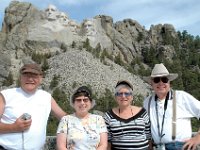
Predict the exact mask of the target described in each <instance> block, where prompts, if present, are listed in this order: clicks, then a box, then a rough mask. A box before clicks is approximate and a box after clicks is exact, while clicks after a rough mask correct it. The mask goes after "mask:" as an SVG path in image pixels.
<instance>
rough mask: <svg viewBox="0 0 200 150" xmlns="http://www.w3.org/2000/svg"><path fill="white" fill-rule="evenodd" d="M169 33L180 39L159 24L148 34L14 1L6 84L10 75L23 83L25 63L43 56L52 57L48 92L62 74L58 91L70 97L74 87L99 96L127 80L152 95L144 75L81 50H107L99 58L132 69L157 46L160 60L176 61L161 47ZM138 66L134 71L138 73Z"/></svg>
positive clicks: (3, 49)
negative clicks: (118, 61) (85, 86)
mask: <svg viewBox="0 0 200 150" xmlns="http://www.w3.org/2000/svg"><path fill="white" fill-rule="evenodd" d="M165 32H167V33H168V34H169V35H170V36H173V37H176V36H177V35H176V32H175V29H174V27H173V26H172V25H169V24H164V25H160V24H159V25H155V26H152V27H151V28H150V30H149V31H147V30H146V29H145V28H144V27H143V26H142V25H140V24H139V23H138V22H137V21H136V20H132V19H124V20H123V21H118V22H116V23H114V22H113V19H112V17H110V16H106V15H97V16H94V17H93V18H87V19H85V20H83V22H81V23H78V22H76V21H75V20H73V19H71V18H70V17H69V15H68V14H67V13H65V12H61V11H59V10H58V9H57V8H56V6H54V5H49V6H48V7H47V8H46V9H45V10H38V9H37V8H36V7H35V6H33V5H32V4H31V3H26V2H18V1H12V2H11V3H10V5H9V6H8V7H7V8H6V10H5V17H4V22H3V26H2V30H1V32H0V53H1V55H0V60H1V65H0V84H2V81H3V80H5V79H6V77H7V76H8V75H9V73H12V75H13V78H14V80H15V81H17V79H18V70H19V68H20V67H21V66H22V65H23V63H24V62H25V61H24V60H25V59H31V57H32V55H33V54H34V53H37V54H44V55H45V54H48V55H49V56H50V57H49V58H48V60H47V62H48V64H49V69H48V70H46V72H45V73H46V75H45V80H44V85H43V87H45V89H47V90H49V89H48V87H49V84H50V81H51V80H52V79H53V76H54V75H60V77H61V78H60V83H59V85H58V86H59V87H60V88H63V89H65V90H66V91H67V92H71V91H72V89H73V88H72V85H74V84H76V85H82V84H90V85H91V86H92V88H94V90H95V92H97V93H98V94H101V93H104V92H105V88H109V89H111V91H114V86H115V84H116V82H117V81H118V80H121V79H126V80H129V81H130V82H131V83H132V84H133V86H134V91H135V92H134V93H135V94H141V95H143V96H146V95H147V93H148V92H149V86H148V85H147V84H146V83H144V82H143V80H142V78H141V77H140V76H136V75H133V74H132V73H130V72H129V71H128V70H127V69H125V67H123V66H120V65H117V64H116V63H115V62H114V61H113V60H112V59H107V58H106V59H105V60H104V61H101V60H100V59H99V58H96V57H95V56H94V53H95V52H93V53H91V52H88V51H86V49H85V48H81V47H83V45H84V43H85V41H87V39H88V40H89V43H90V46H91V47H92V48H96V47H98V46H99V47H100V48H101V49H100V52H99V53H103V50H105V51H106V53H107V54H108V55H109V56H110V57H112V58H116V57H118V56H119V57H120V59H121V61H122V62H123V64H124V65H125V66H126V65H130V64H131V63H132V62H133V61H134V60H135V59H136V58H142V57H143V56H142V53H143V51H144V49H146V48H150V47H152V46H153V47H154V48H155V49H157V52H158V55H163V57H166V58H168V59H169V61H171V60H172V58H173V56H174V55H175V53H174V47H173V46H168V45H162V44H160V43H161V42H162V41H163V40H164V39H163V36H162V34H163V33H165ZM72 43H75V45H76V46H72ZM141 63H142V64H143V62H141ZM143 65H144V66H145V64H143ZM138 67H139V66H137V65H136V66H133V68H136V70H137V69H138ZM146 67H147V68H148V66H146ZM14 84H15V83H14ZM12 86H14V85H12ZM2 88H4V87H2Z"/></svg>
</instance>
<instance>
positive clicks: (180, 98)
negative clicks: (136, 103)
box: [143, 63, 200, 150]
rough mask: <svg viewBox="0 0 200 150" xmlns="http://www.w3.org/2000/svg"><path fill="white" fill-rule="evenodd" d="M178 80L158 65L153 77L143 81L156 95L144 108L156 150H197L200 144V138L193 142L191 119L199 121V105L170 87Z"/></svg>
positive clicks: (199, 102) (175, 75)
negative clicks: (171, 83)
mask: <svg viewBox="0 0 200 150" xmlns="http://www.w3.org/2000/svg"><path fill="white" fill-rule="evenodd" d="M177 77H178V74H176V73H169V72H168V70H167V68H166V67H165V66H164V65H163V64H162V63H161V64H155V66H154V68H153V70H152V73H151V76H148V77H144V78H143V79H144V80H145V81H146V82H148V83H149V84H151V86H152V89H153V91H154V92H153V94H152V95H150V96H148V97H147V98H146V99H145V101H144V107H145V108H146V110H147V112H148V113H149V116H150V121H151V133H152V138H153V142H154V143H155V148H156V149H159V150H163V149H166V150H181V149H184V148H185V149H187V150H191V149H192V150H194V149H196V146H197V145H198V144H199V143H200V140H199V139H200V135H199V134H197V135H196V136H195V137H194V138H191V135H192V129H191V118H192V117H196V118H198V119H199V118H200V101H198V100H197V99H196V98H194V97H193V96H192V95H190V94H189V93H187V92H185V91H180V90H173V89H172V88H171V87H170V81H173V80H174V79H176V78H177Z"/></svg>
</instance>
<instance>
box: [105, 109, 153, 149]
mask: <svg viewBox="0 0 200 150" xmlns="http://www.w3.org/2000/svg"><path fill="white" fill-rule="evenodd" d="M104 119H105V122H106V125H107V129H108V142H110V143H111V145H112V150H145V149H148V146H149V144H148V141H149V140H150V139H151V132H150V121H149V116H148V115H147V112H146V110H145V109H144V108H142V109H141V110H140V111H139V112H138V113H137V114H136V115H135V116H132V117H131V118H128V119H123V118H120V117H119V116H117V115H116V114H115V113H114V112H113V111H112V110H109V111H108V112H106V113H105V116H104Z"/></svg>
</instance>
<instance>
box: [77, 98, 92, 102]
mask: <svg viewBox="0 0 200 150" xmlns="http://www.w3.org/2000/svg"><path fill="white" fill-rule="evenodd" d="M89 100H90V99H89V98H83V99H82V98H76V99H75V101H76V102H78V103H81V102H82V101H83V102H84V103H87V102H89Z"/></svg>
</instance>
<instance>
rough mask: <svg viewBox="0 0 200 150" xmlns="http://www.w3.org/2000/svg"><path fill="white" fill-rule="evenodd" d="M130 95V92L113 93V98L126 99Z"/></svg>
mask: <svg viewBox="0 0 200 150" xmlns="http://www.w3.org/2000/svg"><path fill="white" fill-rule="evenodd" d="M131 95H132V93H131V92H124V93H123V92H117V93H115V96H118V97H122V96H125V97H128V96H131Z"/></svg>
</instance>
